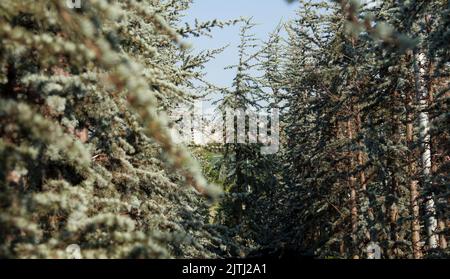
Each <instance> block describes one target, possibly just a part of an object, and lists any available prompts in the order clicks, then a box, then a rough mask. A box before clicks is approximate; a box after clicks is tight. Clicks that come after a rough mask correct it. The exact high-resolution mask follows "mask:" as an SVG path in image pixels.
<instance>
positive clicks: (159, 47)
mask: <svg viewBox="0 0 450 279" xmlns="http://www.w3.org/2000/svg"><path fill="white" fill-rule="evenodd" d="M69 2H70V1H69ZM72 2H75V1H72ZM82 2H83V4H82V6H81V7H80V8H75V9H72V8H70V7H69V6H68V5H67V1H65V0H64V1H62V0H51V1H44V0H39V1H35V0H20V1H16V0H2V1H1V2H0V258H68V257H77V258H226V257H245V256H247V257H253V256H267V255H274V256H277V257H288V256H289V257H291V256H292V257H298V256H304V255H312V256H315V257H320V258H371V257H374V255H373V251H372V248H373V247H376V246H379V247H380V248H381V257H383V258H432V257H441V258H442V257H449V255H450V251H449V248H448V245H447V238H448V235H449V225H450V224H449V222H450V220H449V218H448V217H449V209H448V204H449V199H450V196H449V194H450V192H449V185H450V181H449V178H450V176H449V169H450V165H449V164H450V153H449V151H450V145H449V143H450V134H449V131H450V125H449V123H450V114H449V105H450V104H449V97H450V93H449V89H450V87H449V73H450V61H449V59H450V52H449V51H450V50H449V47H448V46H449V45H448V42H449V41H450V32H449V30H450V21H449V19H450V3H449V1H448V0H433V1H419V0H410V1H394V0H386V1H364V4H360V3H359V1H355V0H352V1H346V0H342V1H318V0H301V1H299V2H300V7H299V10H298V14H297V16H296V18H295V19H293V20H292V21H290V22H288V23H286V24H284V25H283V24H282V25H280V26H279V27H277V29H276V30H275V31H274V32H273V33H272V34H270V36H269V38H268V40H267V41H266V42H263V43H259V40H258V39H257V38H256V37H255V36H254V35H253V34H252V28H253V26H254V24H253V23H252V20H251V19H245V20H241V21H233V20H232V21H227V22H221V21H218V20H212V21H209V22H197V21H196V22H195V24H194V26H190V25H189V24H185V23H183V22H182V17H183V13H184V12H187V11H188V9H189V5H190V4H191V1H190V0H181V1H180V0H117V1H108V0H84V1H82ZM291 2H292V1H291ZM361 2H363V1H361ZM238 22H241V24H242V27H241V43H240V45H239V56H238V57H236V65H233V66H230V68H231V69H234V70H235V73H236V75H235V78H234V80H233V83H232V85H231V86H230V88H218V87H216V86H214V85H213V84H210V83H209V82H208V81H207V80H205V76H204V73H203V72H202V70H203V68H204V65H205V63H207V62H208V61H210V60H211V59H214V56H215V55H216V54H218V53H220V51H221V50H222V49H218V50H209V51H204V52H199V53H198V52H196V51H194V50H193V49H192V48H191V47H190V46H188V45H186V43H185V39H186V38H189V37H190V36H204V35H209V32H210V30H211V29H212V28H215V27H219V28H222V27H224V26H226V25H231V24H236V23H238ZM284 33H286V35H283V34H284ZM195 53H198V54H195ZM216 91H220V93H221V98H220V100H218V102H217V112H218V114H219V115H220V114H221V113H223V112H225V111H226V110H228V109H232V110H238V111H243V112H246V111H247V112H248V111H255V112H258V113H267V114H270V113H272V112H273V111H274V109H276V110H277V111H279V112H280V120H281V123H280V127H281V131H280V135H281V141H280V144H281V146H280V149H279V151H278V152H277V153H276V154H270V155H265V154H261V152H260V150H261V147H262V146H263V144H262V143H255V142H251V141H250V138H248V139H244V142H245V143H237V142H234V143H230V142H227V143H226V144H223V145H220V144H210V145H207V146H195V147H192V146H191V147H189V148H187V147H183V146H182V145H180V144H177V142H176V141H175V139H173V136H172V133H171V131H170V129H171V127H172V125H173V124H174V123H172V122H174V121H173V119H170V117H168V114H169V113H170V112H171V111H172V110H175V109H176V108H177V106H178V105H180V104H187V105H191V104H192V102H194V101H196V100H198V99H201V98H202V97H203V96H204V95H206V94H207V93H209V92H215V93H217V92H216ZM239 119H241V120H239ZM242 119H244V120H242ZM223 120H224V121H227V119H223ZM253 120H254V119H253V118H252V116H251V115H246V116H244V118H239V117H236V119H232V121H233V126H235V128H236V129H239V127H240V128H242V127H243V128H244V129H245V131H249V130H250V126H251V121H253ZM176 121H177V120H176V119H175V122H176ZM235 122H236V123H235ZM273 125H274V123H267V125H266V126H267V127H265V128H266V129H268V128H272V127H273ZM259 129H261V127H259ZM268 130H270V129H268ZM224 132H225V131H224ZM249 132H255V131H249ZM224 135H225V137H226V133H224ZM228 136H229V135H228ZM250 136H251V135H250ZM250 136H249V137H250ZM253 136H255V135H253ZM191 153H192V154H194V156H192V155H191ZM215 185H218V186H215ZM74 245H75V246H74ZM76 245H78V246H76ZM74 247H75V248H76V247H79V248H80V250H79V254H73V253H72V252H73V249H74ZM369 250H370V251H369Z"/></svg>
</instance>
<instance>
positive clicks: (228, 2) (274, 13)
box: [185, 0, 298, 87]
mask: <svg viewBox="0 0 450 279" xmlns="http://www.w3.org/2000/svg"><path fill="white" fill-rule="evenodd" d="M297 7H298V4H296V3H294V4H288V3H287V2H286V1H285V0H194V3H193V5H192V7H191V9H190V10H188V11H187V15H186V18H185V20H186V21H187V22H193V20H194V19H195V18H197V19H198V20H199V21H200V22H202V21H207V20H212V19H219V20H229V19H236V18H240V17H242V16H243V17H253V21H254V23H256V24H258V25H257V26H256V27H255V28H254V29H253V33H254V34H255V35H256V37H257V38H258V39H261V40H266V39H267V37H268V34H270V33H271V32H273V31H274V30H275V28H276V27H277V25H278V24H279V23H280V21H284V22H285V21H287V20H289V19H291V18H293V17H294V16H295V11H296V8H297ZM239 29H240V27H239V26H231V27H225V28H224V29H214V31H213V32H212V33H211V34H212V35H213V38H208V37H201V38H191V39H189V40H188V42H189V43H191V44H192V45H193V46H194V48H195V49H196V50H203V49H214V48H220V47H223V46H225V45H228V44H229V45H230V46H229V47H228V48H227V49H226V50H225V51H224V52H223V53H222V54H220V55H219V56H218V57H217V58H216V59H214V60H213V61H212V62H210V63H208V64H207V65H206V69H205V72H206V73H207V76H206V78H207V80H208V81H209V82H211V83H213V84H216V85H219V86H223V87H224V86H230V85H231V82H232V79H233V76H234V73H233V70H224V67H226V66H229V65H232V64H236V63H237V59H238V53H237V45H238V44H239Z"/></svg>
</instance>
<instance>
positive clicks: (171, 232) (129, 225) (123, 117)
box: [0, 0, 235, 258]
mask: <svg viewBox="0 0 450 279" xmlns="http://www.w3.org/2000/svg"><path fill="white" fill-rule="evenodd" d="M189 3H190V1H154V0H146V1H139V2H138V1H114V3H113V2H112V1H106V0H91V1H83V4H82V8H81V9H73V10H71V9H68V7H67V6H66V5H65V1H59V0H54V1H26V0H23V1H1V3H0V11H1V12H0V41H1V47H0V65H1V68H0V77H1V78H0V80H1V84H0V93H1V99H0V115H1V118H0V119H1V120H0V154H1V159H0V165H1V173H0V208H1V213H0V239H1V241H0V257H2V258H5V257H6V258H66V257H69V256H70V255H69V254H68V253H67V252H66V248H67V247H68V246H69V245H71V244H77V245H79V246H80V248H81V256H82V257H84V258H125V257H130V258H169V257H170V258H171V257H183V258H184V257H196V258H211V257H223V256H230V255H234V254H233V253H234V252H235V251H232V250H233V249H235V248H233V247H234V246H233V245H234V244H232V243H228V242H227V241H226V240H225V239H227V238H226V236H225V235H226V230H224V228H221V227H218V226H213V225H210V224H209V223H208V221H209V220H208V218H209V216H208V212H207V204H206V203H205V198H204V197H202V196H200V195H199V194H203V195H204V196H206V197H209V198H214V197H216V196H217V195H218V194H220V191H219V190H218V188H217V187H215V186H213V185H210V184H209V183H208V182H207V181H206V180H205V179H204V177H203V175H202V173H201V168H200V166H199V165H198V163H197V161H195V160H194V159H193V158H192V157H191V156H190V155H189V152H188V151H187V150H186V149H184V148H182V147H180V146H179V145H176V144H174V143H173V141H172V139H171V137H170V134H169V130H168V120H167V117H166V116H165V113H164V111H168V110H170V108H171V107H172V106H174V104H175V103H177V102H178V103H179V102H189V101H190V100H192V99H193V98H194V97H195V95H194V94H193V93H189V92H190V91H192V90H189V88H190V87H191V82H190V79H191V78H194V77H196V76H199V75H201V74H200V71H199V69H200V68H201V67H202V64H203V63H205V62H206V61H208V60H209V59H211V57H213V55H212V54H211V55H209V56H205V57H203V58H197V57H192V59H191V60H197V62H196V63H195V64H191V65H186V64H185V63H187V62H186V61H182V60H180V58H181V57H185V56H186V55H187V52H188V50H187V46H186V45H185V44H184V43H183V42H182V40H181V37H182V36H188V35H189V34H192V33H193V32H194V31H193V30H187V29H183V31H182V32H181V31H179V32H177V29H176V27H175V28H174V27H172V26H176V25H178V24H179V23H180V17H181V15H180V13H182V11H184V10H185V9H187V8H188V7H189ZM227 24H231V23H221V22H219V21H214V22H212V23H208V24H203V25H198V26H197V27H196V28H195V32H196V33H200V34H203V33H204V32H206V31H207V30H209V29H210V28H213V27H215V26H220V27H222V26H224V25H227ZM180 30H181V29H180ZM183 62H184V63H183ZM185 185H191V186H192V187H186V186H185Z"/></svg>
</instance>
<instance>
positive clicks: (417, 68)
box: [414, 52, 438, 249]
mask: <svg viewBox="0 0 450 279" xmlns="http://www.w3.org/2000/svg"><path fill="white" fill-rule="evenodd" d="M414 56H415V57H414V58H415V59H414V72H415V83H416V98H417V101H418V105H419V141H420V146H421V165H422V184H423V188H424V190H425V191H426V193H427V195H426V198H425V216H426V218H427V225H426V226H427V235H428V246H429V248H430V249H435V248H437V247H438V235H437V219H436V207H435V204H434V197H433V191H432V189H431V183H430V182H431V177H430V174H431V146H430V143H431V136H430V121H429V115H428V111H427V110H428V89H427V86H426V77H425V76H426V65H427V58H426V55H425V54H424V53H422V52H416V53H415V54H414Z"/></svg>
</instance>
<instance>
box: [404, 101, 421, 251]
mask: <svg viewBox="0 0 450 279" xmlns="http://www.w3.org/2000/svg"><path fill="white" fill-rule="evenodd" d="M406 99H407V100H406V109H407V111H408V112H407V120H406V121H407V124H406V141H407V144H408V150H409V154H408V175H409V192H410V206H411V217H412V218H411V243H412V250H413V256H414V258H415V259H421V258H422V257H423V255H422V247H421V245H420V212H419V201H418V199H419V191H418V181H417V180H416V168H415V160H414V156H413V154H414V124H413V122H414V117H413V113H412V103H413V97H412V96H411V94H408V95H407V96H406Z"/></svg>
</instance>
